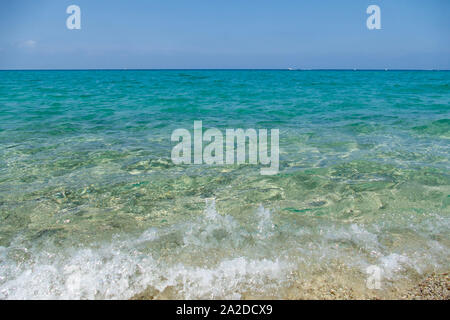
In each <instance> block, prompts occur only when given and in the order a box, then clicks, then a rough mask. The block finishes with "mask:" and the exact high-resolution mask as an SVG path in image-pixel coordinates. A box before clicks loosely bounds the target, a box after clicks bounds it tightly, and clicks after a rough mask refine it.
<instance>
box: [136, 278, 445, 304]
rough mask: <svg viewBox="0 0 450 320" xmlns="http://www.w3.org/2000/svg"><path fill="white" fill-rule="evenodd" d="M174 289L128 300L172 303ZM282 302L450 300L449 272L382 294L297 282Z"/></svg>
mask: <svg viewBox="0 0 450 320" xmlns="http://www.w3.org/2000/svg"><path fill="white" fill-rule="evenodd" d="M175 290H176V289H175V288H169V289H165V290H164V291H163V292H158V291H157V290H156V289H154V288H147V289H146V290H144V291H143V292H141V293H139V294H136V295H134V296H133V297H131V299H130V300H171V299H173V298H171V295H172V294H174V293H175V292H174V291H175ZM253 299H264V300H277V299H274V298H273V297H270V296H267V297H264V296H263V297H261V296H260V295H258V296H253V295H252V294H251V293H248V294H243V298H242V299H241V300H244V301H245V300H253ZM281 299H286V300H450V275H449V272H444V273H434V272H433V273H429V274H427V275H424V276H423V277H421V278H420V279H419V281H417V282H415V283H413V284H411V281H408V282H405V281H399V282H398V285H397V286H395V287H393V286H391V287H388V288H386V289H382V290H369V289H366V288H365V287H364V285H363V284H361V283H359V284H354V285H351V286H349V285H346V283H345V282H344V283H339V282H334V283H333V284H331V283H327V282H326V281H323V279H321V277H317V278H316V279H313V281H307V282H306V281H305V282H301V281H297V282H296V283H294V284H293V285H291V286H290V287H289V288H287V289H286V290H285V293H284V294H283V296H282V297H281Z"/></svg>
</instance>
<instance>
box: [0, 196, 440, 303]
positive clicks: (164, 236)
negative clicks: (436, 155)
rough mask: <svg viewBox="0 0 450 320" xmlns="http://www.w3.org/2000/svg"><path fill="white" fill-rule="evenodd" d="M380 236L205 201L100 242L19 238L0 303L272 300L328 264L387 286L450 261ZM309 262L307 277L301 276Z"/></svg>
mask: <svg viewBox="0 0 450 320" xmlns="http://www.w3.org/2000/svg"><path fill="white" fill-rule="evenodd" d="M250 224H251V223H250ZM428 227H431V225H429V226H428ZM383 232H386V231H385V230H384V229H383V228H379V227H372V228H371V231H368V230H367V229H366V228H365V227H364V226H363V225H360V224H357V223H346V224H345V223H344V224H340V225H337V224H335V223H328V224H326V223H323V222H321V223H320V226H319V227H317V225H311V226H303V225H292V226H291V225H290V224H288V223H287V224H285V225H283V226H282V227H279V226H277V225H276V224H275V223H274V221H273V217H272V213H271V212H270V210H267V209H265V208H264V207H263V206H260V207H259V208H258V209H257V210H255V214H254V222H253V225H250V226H243V225H241V224H240V223H239V222H238V220H237V219H235V218H234V217H233V216H231V215H224V214H220V213H219V212H217V210H216V208H215V201H214V200H211V201H209V202H208V203H207V206H206V209H205V211H204V214H203V215H202V216H199V217H198V218H197V219H194V220H191V221H185V222H180V223H178V224H175V225H172V226H169V227H164V228H150V229H148V230H146V231H145V232H143V233H142V234H140V235H137V236H133V237H132V236H128V237H127V236H120V237H116V238H114V239H112V240H109V241H105V242H103V243H101V244H99V243H97V244H91V245H85V246H82V247H77V248H74V247H60V246H58V245H56V244H54V243H52V242H49V240H47V242H42V243H33V244H32V245H30V243H29V242H27V241H26V240H24V239H23V238H20V237H18V238H17V239H16V240H15V241H14V242H13V243H12V244H11V245H10V246H9V247H0V299H30V298H33V299H126V298H130V297H132V296H133V295H135V294H138V293H140V292H142V291H144V290H146V289H147V288H152V290H153V292H154V294H155V295H156V296H158V295H159V296H160V297H170V298H186V299H217V298H222V299H240V298H243V297H245V293H248V292H250V293H252V294H253V295H257V294H261V295H265V294H267V293H270V294H271V295H272V296H274V297H275V296H278V294H279V292H280V289H281V288H283V287H285V286H287V285H289V283H291V281H292V280H293V279H292V278H291V275H292V273H293V272H297V273H298V272H300V274H301V273H302V272H306V271H308V272H311V271H314V270H313V268H314V267H315V266H318V268H319V269H317V270H320V266H324V264H325V265H326V264H328V263H329V262H330V261H336V260H339V261H341V262H342V263H344V264H346V265H347V266H350V267H356V269H359V270H365V268H366V267H367V266H368V265H371V264H374V263H375V264H376V265H377V266H379V267H380V268H381V270H382V273H383V277H384V278H386V279H390V280H395V279H396V278H397V276H398V275H402V274H403V273H404V272H405V271H406V270H407V269H408V268H414V269H415V270H416V271H417V272H422V271H423V270H426V267H427V266H431V267H436V266H439V265H442V263H444V264H445V261H448V260H445V257H446V256H447V257H448V254H447V253H448V249H447V247H445V245H444V244H442V243H441V244H440V243H437V242H436V241H435V240H431V239H430V240H429V241H428V242H427V245H428V247H427V248H426V249H425V250H422V251H420V248H414V250H413V251H411V250H409V251H408V250H407V249H408V248H404V251H405V252H400V251H391V250H390V249H389V248H386V246H385V245H383V244H382V243H381V242H380V240H379V237H380V234H381V233H383ZM440 255H441V256H442V255H444V260H439V256H440ZM305 263H306V265H307V266H308V268H309V269H311V270H309V269H308V270H302V268H301V267H300V266H301V265H305Z"/></svg>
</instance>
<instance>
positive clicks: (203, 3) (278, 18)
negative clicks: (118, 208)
mask: <svg viewBox="0 0 450 320" xmlns="http://www.w3.org/2000/svg"><path fill="white" fill-rule="evenodd" d="M72 4H75V5H78V6H79V7H80V9H81V29H80V30H69V29H68V28H67V27H66V19H67V18H68V17H69V14H67V13H66V8H67V7H68V6H69V5H72ZM372 4H375V5H378V6H379V7H380V10H381V29H379V30H376V29H375V30H369V29H368V28H367V26H366V20H367V18H368V17H369V14H367V13H366V9H367V7H368V6H369V5H372ZM449 12H450V1H449V0H427V1H424V0H395V1H394V0H370V1H366V0H315V1H313V0H290V1H287V0H158V1H157V0H133V1H126V0H120V1H115V0H108V1H106V0H68V1H66V0H1V1H0V69H122V68H128V69H209V68H212V69H228V68H230V69H240V68H244V69H266V68H267V69H279V68H281V69H284V68H299V69H354V68H356V69H385V68H389V69H450V15H449Z"/></svg>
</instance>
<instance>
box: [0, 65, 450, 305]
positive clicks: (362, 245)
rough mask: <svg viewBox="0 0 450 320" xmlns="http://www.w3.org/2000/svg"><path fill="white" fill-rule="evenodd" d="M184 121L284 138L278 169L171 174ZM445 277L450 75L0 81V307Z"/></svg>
mask: <svg viewBox="0 0 450 320" xmlns="http://www.w3.org/2000/svg"><path fill="white" fill-rule="evenodd" d="M194 121H202V125H203V129H204V130H206V129H209V128H216V129H218V130H220V131H221V132H223V133H225V131H226V129H230V128H231V129H238V128H241V129H243V130H247V129H255V130H260V129H267V130H272V129H278V130H279V170H278V173H276V174H273V175H262V174H261V170H260V169H261V168H262V167H264V166H263V165H261V164H250V163H244V164H237V163H235V164H205V163H201V164H193V163H192V164H187V163H183V164H175V163H174V162H173V161H172V158H171V154H172V150H173V148H174V146H175V145H176V143H177V142H174V141H172V139H171V135H172V133H173V132H174V130H176V129H180V128H181V129H186V130H188V131H189V132H193V126H194ZM449 269H450V72H448V71H395V70H392V71H391V70H388V71H385V70H382V71H375V70H367V71H364V70H79V71H74V70H64V71H38V70H30V71H0V299H130V298H133V297H136V296H137V295H142V294H144V297H146V298H149V299H251V298H268V299H284V298H302V297H312V298H315V297H319V298H320V297H321V295H322V294H325V293H329V292H331V293H332V294H333V292H337V294H338V293H339V290H341V291H345V292H348V290H351V291H352V292H353V296H352V297H355V298H361V297H362V298H364V297H367V296H368V295H370V294H371V293H373V292H379V293H380V294H382V293H383V292H385V293H386V295H387V296H388V295H389V293H392V292H395V291H396V290H397V291H398V290H400V289H399V288H401V287H402V286H404V285H406V284H408V285H412V284H414V283H416V282H417V281H419V280H420V279H421V278H422V277H424V276H426V275H427V274H430V273H433V272H448V271H449ZM336 290H337V291H336ZM346 290H347V291H346Z"/></svg>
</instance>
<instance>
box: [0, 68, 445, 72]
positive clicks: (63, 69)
mask: <svg viewBox="0 0 450 320" xmlns="http://www.w3.org/2000/svg"><path fill="white" fill-rule="evenodd" d="M0 71H450V69H413V68H411V69H409V68H399V69H396V68H392V69H391V68H79V69H71V68H68V69H66V68H54V69H53V68H48V69H47V68H46V69H41V68H31V69H28V68H24V69H21V68H12V69H0Z"/></svg>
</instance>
